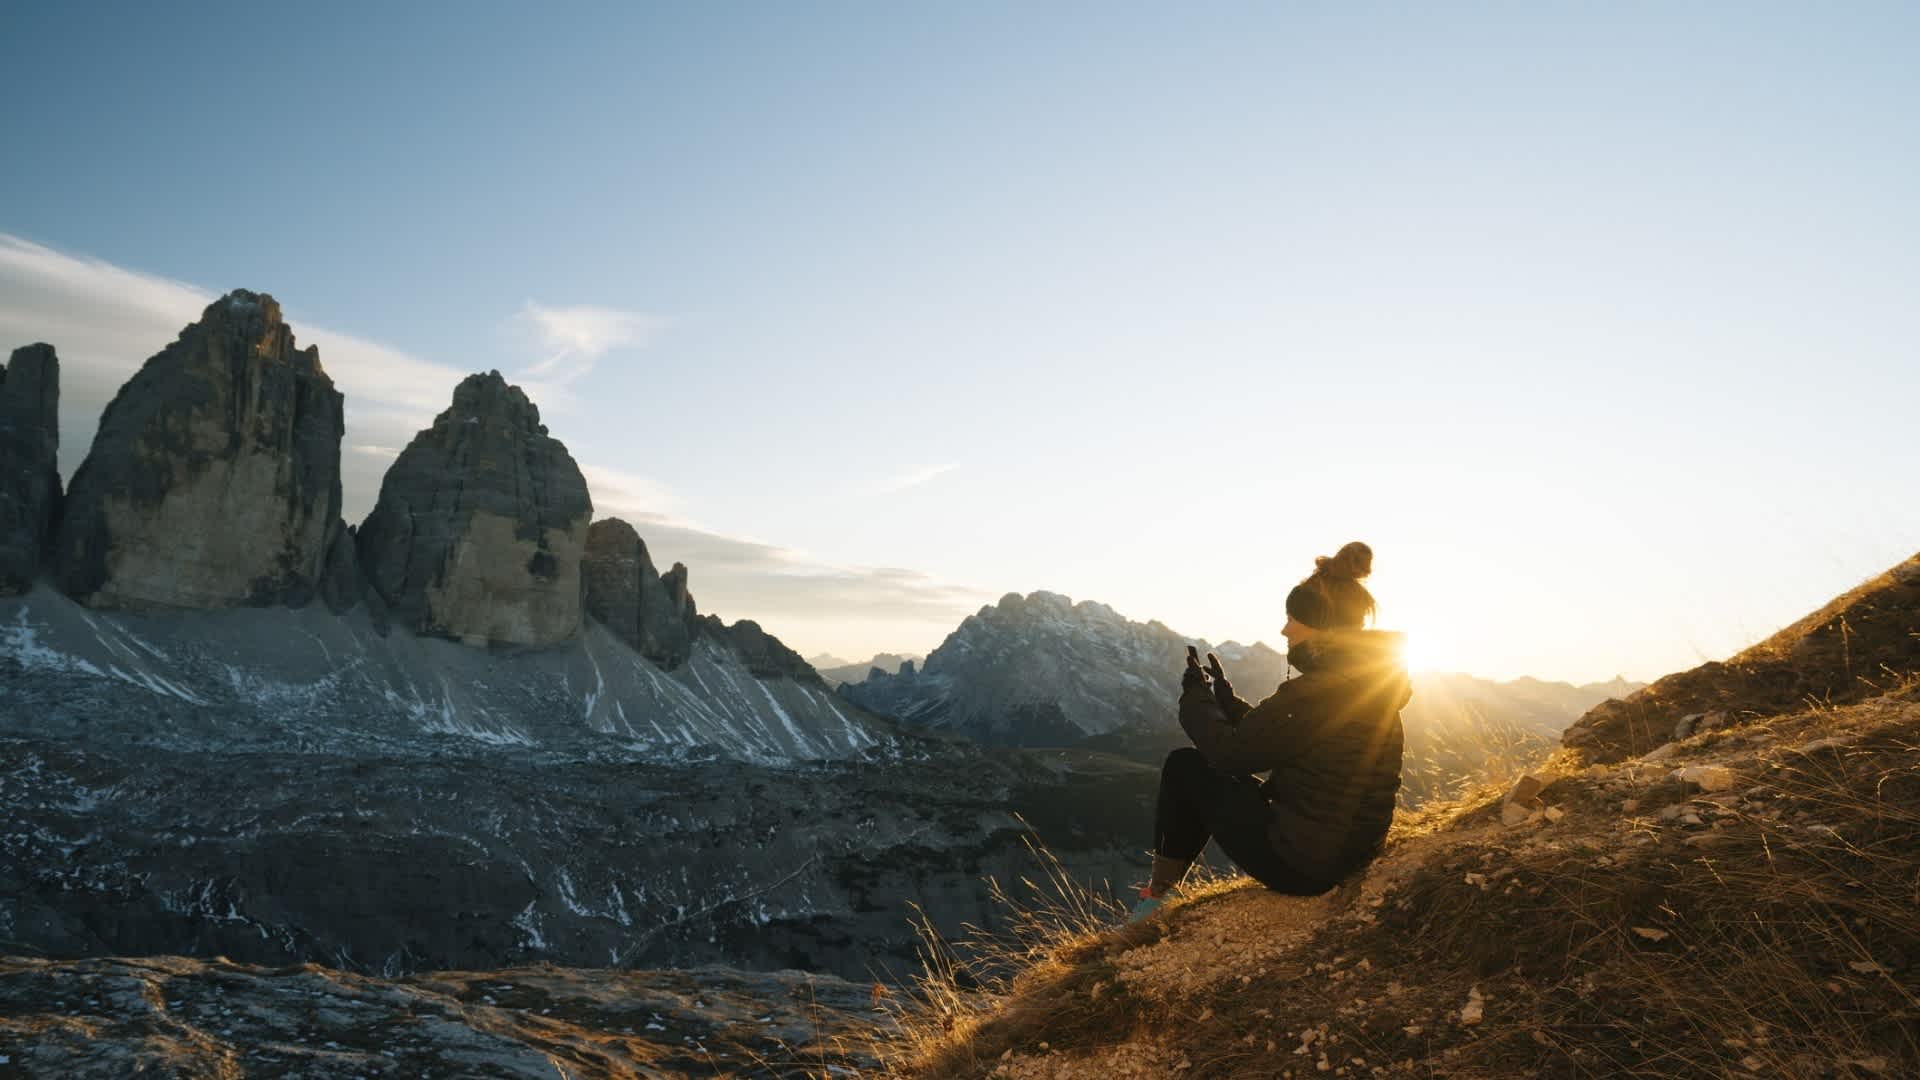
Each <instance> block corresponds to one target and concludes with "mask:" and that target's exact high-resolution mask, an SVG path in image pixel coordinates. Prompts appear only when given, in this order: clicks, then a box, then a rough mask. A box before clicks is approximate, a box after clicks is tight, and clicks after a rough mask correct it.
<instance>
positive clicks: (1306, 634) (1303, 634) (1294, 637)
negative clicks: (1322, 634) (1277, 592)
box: [1280, 615, 1314, 646]
mask: <svg viewBox="0 0 1920 1080" xmlns="http://www.w3.org/2000/svg"><path fill="white" fill-rule="evenodd" d="M1313 633H1314V631H1313V627H1311V626H1308V625H1307V624H1306V623H1303V622H1301V621H1300V620H1298V619H1296V618H1294V617H1293V616H1291V615H1289V616H1287V625H1285V626H1283V627H1281V628H1280V636H1282V637H1284V638H1286V639H1287V644H1288V645H1290V646H1292V645H1298V644H1300V643H1301V642H1303V641H1305V640H1307V639H1308V638H1310V637H1312V636H1313Z"/></svg>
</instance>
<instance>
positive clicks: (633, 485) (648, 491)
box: [580, 462, 680, 522]
mask: <svg viewBox="0 0 1920 1080" xmlns="http://www.w3.org/2000/svg"><path fill="white" fill-rule="evenodd" d="M580 475H582V476H584V477H586V478H587V490H588V491H590V492H592V493H593V516H594V517H597V518H604V517H624V518H626V519H627V520H628V521H630V522H631V521H634V520H635V519H637V518H643V517H655V518H662V519H664V518H665V517H666V516H667V515H670V514H674V513H678V512H679V510H680V498H679V496H677V495H675V494H674V493H673V491H672V490H671V489H670V488H668V487H667V485H665V484H663V483H661V482H660V481H658V480H655V479H654V478H653V477H651V476H642V475H641V474H639V473H635V472H628V471H626V470H624V469H610V468H608V467H606V466H605V465H590V464H586V463H584V462H583V463H582V464H581V465H580Z"/></svg>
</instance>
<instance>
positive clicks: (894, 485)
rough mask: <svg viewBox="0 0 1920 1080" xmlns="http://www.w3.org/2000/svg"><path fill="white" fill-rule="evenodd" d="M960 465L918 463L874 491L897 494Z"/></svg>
mask: <svg viewBox="0 0 1920 1080" xmlns="http://www.w3.org/2000/svg"><path fill="white" fill-rule="evenodd" d="M959 467H960V466H959V465H958V464H956V463H953V462H948V463H947V464H945V465H916V466H914V467H913V468H910V469H904V470H902V471H900V472H898V473H895V474H894V475H893V476H890V477H888V478H887V479H885V480H883V481H881V482H880V483H879V484H878V485H876V486H875V488H874V493H875V494H878V495H897V494H899V493H900V492H902V491H907V490H909V489H911V488H917V487H919V486H920V485H922V484H925V483H929V482H931V481H932V480H935V479H937V478H939V477H942V476H945V475H946V474H948V473H950V472H952V471H953V470H955V469H957V468H959Z"/></svg>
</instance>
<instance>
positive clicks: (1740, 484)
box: [0, 4, 1920, 683]
mask: <svg viewBox="0 0 1920 1080" xmlns="http://www.w3.org/2000/svg"><path fill="white" fill-rule="evenodd" d="M4 25H5V26H6V27H7V30H8V33H7V35H6V38H7V42H8V44H7V45H6V46H5V47H4V48H5V53H6V56H7V59H8V60H9V62H10V71H11V73H12V75H13V77H14V78H15V80H16V85H19V86H22V87H33V88H34V93H33V94H31V95H20V96H19V100H17V101H15V102H13V103H11V104H10V107H9V108H8V109H7V110H5V112H4V113H0V145H5V146H6V147H7V148H8V150H9V151H10V157H11V160H13V161H14V162H16V167H15V168H13V169H10V170H8V171H7V173H6V174H5V175H4V176H0V349H5V350H11V349H13V348H15V347H18V346H20V345H24V344H27V343H29V342H33V341H39V340H45V341H49V342H51V343H52V344H53V345H55V346H56V348H58V349H59V350H60V355H61V359H62V363H63V388H62V389H63V400H62V416H61V420H62V440H61V441H62V446H61V462H62V471H63V473H65V474H66V475H68V476H71V473H72V469H73V468H74V466H75V465H77V464H78V462H79V460H80V458H81V456H82V455H84V453H85V450H86V440H87V439H88V438H90V436H91V432H92V429H93V425H94V422H95V420H97V417H98V413H99V410H100V408H101V407H102V406H104V404H105V402H106V401H107V400H108V399H109V398H110V397H111V396H112V394H113V392H114V391H115V390H116V389H117V388H118V387H119V385H120V383H121V382H123V381H124V380H125V379H126V378H127V377H128V376H130V375H131V374H132V373H133V371H134V370H136V369H137V367H138V366H139V364H140V363H141V362H142V361H144V360H145V359H146V358H147V357H149V356H151V355H153V354H154V353H156V352H158V351H160V349H161V348H163V347H164V346H165V345H166V344H167V343H168V342H170V341H171V340H172V339H173V337H174V335H175V334H176V333H177V332H178V331H179V329H180V328H181V327H182V326H183V325H185V324H186V323H187V322H189V321H191V320H192V319H193V318H195V317H197V315H198V312H199V310H200V308H201V307H202V306H204V305H205V303H206V302H207V301H208V300H210V299H211V298H212V297H213V296H215V295H218V294H220V293H223V292H225V291H227V290H229V289H233V288H249V289H255V290H259V291H264V292H269V293H272V294H273V295H274V296H276V297H277V298H278V299H279V300H280V301H281V303H282V304H283V305H284V307H285V309H286V313H287V316H288V320H289V322H290V323H291V324H292V325H293V329H294V332H295V334H296V336H297V337H298V338H299V340H300V342H301V344H302V345H305V344H309V343H317V344H319V345H320V349H321V357H322V362H323V364H324V365H325V366H326V368H327V370H328V371H329V372H330V373H331V374H332V376H333V378H334V380H335V382H336V384H337V385H338V386H339V388H340V389H341V390H342V391H343V392H344V393H345V395H346V398H347V421H348V430H347V438H346V441H345V444H344V445H343V447H342V468H343V473H344V476H345V485H346V513H345V516H346V519H347V520H348V521H349V522H352V523H357V522H358V521H359V520H360V519H361V518H363V517H364V516H365V513H366V511H367V510H368V509H369V508H370V507H371V505H372V503H373V500H374V498H375V496H376V495H377V492H378V484H379V478H380V476H381V474H382V472H383V471H384V469H385V467H386V465H387V464H388V463H389V462H390V461H391V460H392V456H393V454H394V453H395V452H396V451H397V449H398V448H399V447H401V446H404V445H405V442H406V440H407V439H408V438H410V437H411V435H412V433H413V432H414V431H416V430H418V429H419V428H421V427H423V426H425V424H426V423H428V422H429V421H430V420H431V418H432V416H433V415H434V414H435V413H436V412H438V411H439V410H440V409H442V408H444V407H445V405H446V404H447V401H448V399H449V397H450V395H451V391H452V388H453V385H454V384H455V383H456V382H457V381H458V379H459V378H460V377H462V376H463V375H465V374H467V373H469V372H472V371H476V370H487V369H493V368H497V369H499V370H501V371H502V372H503V373H505V374H506V375H507V376H508V377H509V378H511V379H512V380H513V381H515V382H516V383H520V384H521V385H523V386H525V387H526V388H527V389H528V391H529V393H530V394H531V395H532V396H533V397H534V400H535V401H536V402H537V403H538V404H539V406H540V407H541V410H542V414H543V418H544V419H545V421H546V422H547V423H548V425H549V426H550V427H551V429H552V431H553V434H554V435H555V436H556V437H558V438H560V439H561V440H562V441H563V442H565V443H566V444H567V446H568V448H569V449H570V450H571V451H572V453H573V455H574V456H575V458H576V459H577V460H578V461H579V462H580V464H581V466H582V469H583V471H584V472H585V473H586V476H587V478H588V482H589V485H590V487H591V488H592V492H593V497H594V503H595V516H596V517H606V516H620V517H625V518H627V519H628V520H630V521H632V522H634V524H635V525H636V527H637V528H638V529H639V530H640V532H641V534H642V536H643V537H644V538H645V539H646V540H647V542H648V544H649V546H650V548H652V549H653V551H654V554H655V558H656V560H657V561H660V562H662V563H667V562H672V561H676V560H677V561H684V562H686V563H687V564H688V566H689V567H690V569H691V588H692V592H693V594H694V596H695V597H696V599H697V600H698V602H699V604H700V606H701V609H702V610H703V611H709V612H714V613H717V614H719V615H721V616H723V617H724V618H726V619H729V620H733V619H740V618H751V619H754V620H755V621H757V622H759V623H761V624H762V625H763V626H765V627H767V628H768V629H769V630H770V631H771V632H773V633H775V634H776V635H778V636H779V637H780V638H781V639H782V640H783V641H785V642H786V643H787V644H788V645H789V646H791V647H792V648H794V649H795V650H796V651H798V652H800V653H801V654H802V655H814V654H817V653H822V652H830V653H833V654H836V655H840V656H847V657H852V658H854V659H855V660H856V661H858V660H860V659H861V658H864V657H869V656H872V655H873V654H875V653H878V652H898V653H926V652H929V651H931V650H932V649H933V648H934V647H935V646H937V645H938V644H939V642H940V640H941V639H942V637H944V635H945V634H946V633H947V632H948V631H950V630H951V629H952V628H953V627H954V625H956V624H957V623H958V622H959V621H960V619H961V618H963V617H964V616H965V615H967V614H969V613H971V612H973V611H974V610H977V609H978V608H979V607H980V606H981V605H982V604H988V603H992V602H994V601H995V600H996V599H997V598H998V597H1000V596H1001V595H1003V594H1005V593H1007V592H1020V593H1028V592H1032V591H1034V590H1037V589H1044V590H1048V591H1052V592H1058V593H1062V594H1065V595H1067V596H1071V597H1072V598H1074V599H1075V600H1096V601H1099V602H1101V603H1104V604H1107V605H1109V606H1111V607H1113V608H1114V609H1116V610H1117V611H1119V612H1120V613H1122V614H1124V615H1126V616H1127V617H1129V618H1132V619H1136V620H1140V621H1146V620H1149V619H1157V620H1159V621H1161V622H1163V623H1166V624H1167V625H1169V626H1172V627H1174V628H1175V629H1176V630H1178V631H1180V632H1182V633H1187V634H1193V635H1195V636H1203V637H1206V638H1208V639H1210V640H1214V641H1220V640H1225V639H1237V640H1240V641H1242V642H1252V641H1255V640H1265V641H1267V642H1268V643H1269V644H1273V643H1276V642H1278V641H1279V627H1280V624H1281V622H1282V621H1283V618H1284V617H1283V615H1282V614H1281V611H1280V604H1281V600H1282V598H1283V597H1284V595H1285V592H1286V590H1287V588H1288V587H1289V586H1291V585H1292V584H1293V582H1294V581H1296V580H1298V579H1299V578H1300V577H1301V576H1302V575H1303V574H1304V573H1306V572H1307V571H1308V570H1309V569H1311V566H1312V558H1313V556H1315V555H1318V554H1330V553H1331V552H1332V551H1333V550H1334V549H1335V548H1337V547H1338V546H1339V545H1340V544H1341V543H1343V542H1344V541H1347V540H1350V539H1364V540H1366V541H1368V542H1369V543H1371V544H1372V545H1373V547H1374V548H1375V551H1376V553H1377V562H1376V566H1377V571H1378V572H1377V574H1376V576H1375V577H1374V579H1373V580H1372V581H1371V582H1370V584H1371V585H1372V586H1373V588H1374V591H1375V592H1376V594H1377V595H1378V597H1379V599H1380V605H1381V611H1380V614H1381V625H1382V626H1385V627H1390V628H1395V629H1404V630H1408V631H1411V632H1412V633H1413V634H1414V635H1415V638H1416V655H1417V657H1419V658H1420V659H1421V661H1422V663H1423V665H1424V666H1428V667H1431V668H1434V669H1438V670H1448V671H1461V672H1468V673H1472V674H1476V675H1482V676H1486V677H1490V678H1500V679H1506V678H1511V677H1515V676H1519V675H1532V676H1535V677H1539V678H1543V679H1552V680H1564V681H1568V682H1574V683H1587V682H1597V681H1604V680H1606V679H1608V678H1611V677H1613V676H1614V675H1616V674H1619V675H1624V676H1626V677H1628V678H1630V679H1634V680H1636V681H1644V680H1650V679H1653V678H1657V677H1658V676H1660V675H1662V674H1665V673H1667V672H1670V671H1674V670H1679V669H1683V668H1687V667H1691V666H1693V665H1695V664H1697V663H1699V662H1701V661H1702V660H1705V659H1713V658H1720V657H1724V656H1726V655H1728V654H1730V653H1731V652H1733V651H1736V650H1737V649H1739V648H1741V647H1743V646H1745V645H1747V644H1749V643H1751V642H1753V641H1755V640H1758V639H1759V638H1761V637H1764V636H1766V635H1767V634H1770V633H1771V632H1773V631H1774V630H1776V629H1778V628H1779V627H1781V626H1783V625H1785V624H1786V623H1788V622H1790V621H1792V620H1793V619H1796V618H1798V617H1799V616H1801V615H1803V614H1805V613H1807V612H1808V611H1810V610H1812V609H1813V608H1815V607H1817V606H1819V605H1820V604H1822V603H1824V602H1825V601H1826V600H1828V599H1829V598H1831V597H1832V596H1834V595H1835V594H1837V593H1839V592H1842V591H1844V590H1846V589H1847V588H1850V587H1851V586H1853V585H1854V584H1856V583H1858V582H1859V581H1860V580H1862V579H1864V578H1866V577H1868V576H1870V575H1872V574H1876V573H1878V572H1880V571H1882V570H1884V569H1885V568H1887V567H1888V566H1890V565H1892V564H1894V563H1896V562H1898V561H1900V560H1901V559H1903V558H1905V557H1907V556H1909V555H1912V554H1913V553H1914V552H1915V551H1916V550H1920V504H1916V503H1915V501H1914V500H1913V499H1912V493H1913V490H1914V481H1913V470H1914V465H1915V454H1914V450H1913V446H1912V442H1913V440H1912V437H1911V434H1910V432H1911V430H1912V427H1913V420H1912V416H1911V413H1912V411H1913V404H1912V403H1913V402H1914V401H1915V400H1916V391H1920V363H1916V358H1920V306H1916V305H1915V304H1913V302H1912V297H1913V296H1914V295H1916V294H1917V293H1920V201H1917V200H1915V199H1914V197H1913V194H1912V178H1913V177H1914V176H1917V175H1920V109H1917V108H1916V107H1915V106H1916V105H1920V69H1916V67H1915V65H1913V64H1912V63H1911V56H1912V55H1913V50H1914V47H1915V46H1916V45H1920V9H1914V8H1911V7H1910V6H1906V5H1897V4H1886V5H1861V6H1850V7H1849V8H1848V9H1847V10H1846V11H1845V12H1842V13H1835V12H1831V11H1814V10H1807V9H1804V8H1801V7H1799V6H1796V5H1784V4H1782V5H1772V4H1762V5H1742V6H1741V7H1740V8H1738V9H1733V8H1724V9H1720V8H1706V7H1692V8H1670V7H1664V6H1657V5H1619V6H1609V7H1606V8H1575V9H1557V10H1552V11H1549V10H1546V9H1533V8H1515V7H1508V6H1499V5H1477V4H1475V5H1450V6H1448V7H1447V8H1445V9H1444V10H1442V9H1419V10H1411V11H1404V10H1403V11H1392V12H1387V11H1383V10H1377V9H1376V10H1362V9H1356V8H1348V7H1309V6H1287V7H1280V6H1269V5H1231V4H1223V5H1206V6H1203V7H1199V8H1194V9H1187V10H1182V11H1179V12H1173V11H1170V10H1166V9H1161V8H1155V7H1151V6H1144V5H1142V6H1134V5H1097V6H1092V5H1075V4H1063V5H1054V6H1049V7H1047V8H1045V9H1038V10H1035V9H1028V8H1024V7H1020V6H1016V5H985V6H976V7H969V8H967V9H964V10H959V9H955V10H923V9H902V10H875V9H867V8H855V7H852V6H847V5H838V4H825V5H812V6H807V7H804V8H791V9H785V8H782V9H731V10H725V11H722V10H719V9H711V8H687V7H679V6H664V5H660V6H653V5H638V6H636V5H612V4H607V5H598V4H594V5H581V6H578V7H571V8H569V9H567V10H566V11H565V12H564V13H563V14H555V13H552V12H548V11H545V10H539V11H536V10H533V9H513V8H498V7H490V6H474V7H469V6H452V5H444V6H443V5H430V4H420V5H409V6H407V7H405V8H402V9H388V8H385V7H376V6H371V5H369V6H355V5H351V4H348V5H340V6H330V7H329V8H327V9H325V10H318V9H316V10H312V11H285V12H275V13H271V14H269V15H266V16H262V15H261V14H260V13H259V11H258V9H257V8H248V7H241V6H238V5H195V6H194V7H193V9H192V12H191V13H190V14H189V13H188V12H187V11H186V10H185V9H163V8H152V7H148V6H145V5H125V6H122V7H119V8H114V7H111V6H108V7H106V8H87V9H84V10H81V9H65V8H61V7H53V6H49V7H38V8H16V9H15V10H13V11H11V12H10V13H9V14H8V15H7V16H5V22H4ZM182 57H186V58H189V60H190V62H187V63H182V62H181V58H182Z"/></svg>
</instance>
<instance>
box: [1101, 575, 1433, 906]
mask: <svg viewBox="0 0 1920 1080" xmlns="http://www.w3.org/2000/svg"><path fill="white" fill-rule="evenodd" d="M1314 565H1315V569H1314V572H1313V573H1312V574H1311V575H1309V576H1308V577H1307V578H1306V579H1305V580H1304V581H1302V582H1300V584H1299V585H1297V586H1295V587H1294V589H1293V591H1292V592H1290V593H1288V594H1287V624H1286V627H1285V628H1284V629H1283V630H1282V631H1281V633H1282V634H1284V635H1285V636H1286V639H1287V661H1288V663H1289V664H1290V665H1291V666H1293V667H1294V668H1296V669H1298V670H1299V671H1300V673H1301V674H1300V677H1299V678H1290V679H1288V680H1287V681H1286V682H1283V683H1281V684H1280V688H1279V690H1277V691H1275V692H1274V694H1273V696H1271V697H1269V698H1267V699H1266V700H1265V701H1262V702H1261V703H1260V704H1258V705H1249V704H1247V703H1246V702H1245V701H1242V700H1241V699H1240V698H1239V697H1238V696H1236V695H1235V694H1234V692H1233V686H1232V685H1231V684H1230V683H1228V682H1227V675H1226V672H1225V671H1224V670H1223V669H1222V668H1221V666H1220V660H1219V658H1218V657H1216V656H1214V655H1213V654H1211V653H1209V654H1208V655H1207V667H1206V668H1204V669H1203V668H1201V666H1200V663H1199V660H1198V658H1197V657H1196V656H1195V655H1194V653H1193V650H1192V649H1189V650H1188V655H1187V670H1186V674H1185V675H1184V677H1183V678H1182V680H1181V694H1180V726H1181V727H1183V728H1185V729H1186V732H1187V736H1188V737H1189V738H1191V739H1192V740H1193V746H1192V747H1183V748H1181V749H1179V750H1175V751H1174V752H1172V753H1171V754H1168V755H1167V762H1166V765H1164V766H1163V767H1162V769H1161V772H1160V800H1159V805H1158V807H1157V808H1156V810H1155V812H1154V828H1153V833H1154V849H1153V851H1154V855H1153V876H1152V878H1151V880H1149V881H1148V883H1147V886H1146V888H1144V889H1142V890H1141V891H1140V897H1141V899H1140V902H1139V903H1138V904H1137V905H1136V906H1135V907H1134V918H1136V919H1139V918H1143V917H1145V916H1146V915H1147V914H1149V913H1150V912H1152V911H1153V909H1155V908H1157V907H1159V906H1160V902H1161V899H1162V898H1163V897H1165V896H1166V894H1167V892H1168V890H1170V889H1172V888H1173V887H1174V886H1175V885H1177V884H1178V883H1179V881H1180V879H1181V878H1182V877H1183V876H1185V875H1186V872H1187V868H1188V867H1189V866H1190V865H1192V863H1193V860H1194V859H1196V858H1198V857H1199V855H1200V849H1201V848H1203V847H1205V846H1206V844H1207V840H1208V838H1212V839H1213V841H1214V842H1215V843H1217V844H1219V845H1220V849H1221V850H1222V851H1224V852H1226V853H1227V856H1228V857H1229V858H1231V859H1232V860H1233V861H1234V862H1235V863H1237V864H1238V865H1239V867H1240V868H1241V869H1242V870H1245V871H1246V872H1247V873H1248V874H1250V875H1252V876H1253V877H1254V878H1255V879H1256V880H1258V881H1259V882H1260V883H1261V884H1263V885H1265V886H1266V887H1267V888H1269V889H1274V890H1276V891H1278V892H1283V893H1292V894H1294V895H1298V896H1314V895H1318V894H1320V893H1323V892H1326V891H1327V890H1328V889H1331V888H1333V887H1334V886H1335V885H1336V884H1338V883H1339V882H1340V881H1341V879H1343V878H1345V877H1347V876H1348V875H1350V874H1352V873H1354V872H1355V871H1356V870H1358V869H1360V868H1361V867H1363V866H1365V865H1366V864H1367V863H1368V862H1370V861H1371V860H1372V859H1373V857H1374V856H1375V855H1377V854H1379V852H1380V847H1381V844H1382V843H1383V842H1384V841H1385V840H1386V836H1387V826H1388V825H1390V824H1391V823H1392V821H1393V808H1394V799H1395V797H1396V796H1397V795H1398V794H1399V791H1400V744H1401V730H1400V710H1401V709H1402V708H1403V707H1404V706H1405V705H1406V704H1407V701H1408V699H1409V698H1410V697H1411V696H1412V693H1411V691H1410V689H1409V688H1408V681H1407V673H1406V668H1405V664H1404V662H1403V661H1402V659H1401V638H1402V635H1400V634H1390V633H1385V632H1383V631H1379V630H1364V629H1362V628H1361V627H1362V626H1363V625H1364V623H1365V622H1366V620H1367V618H1368V617H1369V616H1370V615H1372V614H1373V611H1374V603H1373V595H1372V594H1371V593H1369V592H1368V591H1367V588H1366V586H1364V585H1362V584H1360V579H1361V578H1364V577H1366V576H1367V575H1368V574H1370V573H1371V572H1372V571H1373V549H1372V548H1369V547H1368V546H1367V545H1365V544H1362V543H1359V542H1358V541H1356V542H1354V543H1351V544H1348V545H1346V546H1345V547H1343V548H1341V549H1340V551H1339V553H1338V554H1336V555H1334V556H1333V557H1332V558H1327V557H1326V556H1321V557H1320V558H1318V559H1315V560H1314ZM1261 772H1266V773H1269V776H1268V779H1267V780H1266V782H1265V783H1261V782H1260V781H1258V780H1257V779H1256V778H1255V777H1254V775H1253V774H1255V773H1261Z"/></svg>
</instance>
